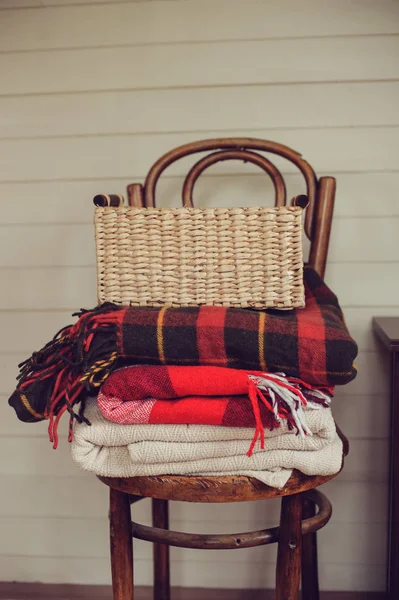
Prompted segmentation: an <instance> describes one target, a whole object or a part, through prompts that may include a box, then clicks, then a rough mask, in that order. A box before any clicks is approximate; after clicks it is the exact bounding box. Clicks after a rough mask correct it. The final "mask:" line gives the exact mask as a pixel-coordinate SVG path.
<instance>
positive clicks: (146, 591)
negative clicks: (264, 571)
mask: <svg viewBox="0 0 399 600" xmlns="http://www.w3.org/2000/svg"><path fill="white" fill-rule="evenodd" d="M172 592H173V600H205V599H206V600H274V591H272V590H236V589H228V590H227V589H215V588H181V587H174V588H172ZM111 598H112V588H111V586H108V585H71V584H45V583H12V582H11V583H8V582H2V583H1V582H0V600H97V599H98V600H101V599H107V600H111ZM384 598H385V594H384V593H383V592H321V600H384ZM135 600H152V587H147V586H137V587H136V588H135ZM303 600H305V599H303Z"/></svg>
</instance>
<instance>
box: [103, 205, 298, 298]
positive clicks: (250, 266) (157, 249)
mask: <svg viewBox="0 0 399 600" xmlns="http://www.w3.org/2000/svg"><path fill="white" fill-rule="evenodd" d="M301 215H302V209H301V208H300V207H285V206H281V207H276V208H271V207H251V208H206V209H200V208H185V207H184V208H166V209H165V208H135V207H130V206H129V207H126V206H119V207H113V206H106V207H97V208H96V211H95V220H94V222H95V231H96V247H97V282H98V300H99V302H106V301H109V302H114V303H116V304H124V305H127V304H130V305H132V306H162V305H166V306H198V305H202V304H206V305H222V306H228V307H236V308H256V309H264V308H280V309H289V308H295V307H302V306H304V287H303V258H302V241H301V232H302V227H301V221H302V217H301Z"/></svg>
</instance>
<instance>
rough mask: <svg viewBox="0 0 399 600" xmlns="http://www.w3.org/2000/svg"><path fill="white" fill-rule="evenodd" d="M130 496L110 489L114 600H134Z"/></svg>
mask: <svg viewBox="0 0 399 600" xmlns="http://www.w3.org/2000/svg"><path fill="white" fill-rule="evenodd" d="M131 522H132V519H131V515H130V502H129V494H124V493H123V492H119V491H118V490H114V489H112V488H110V504H109V524H110V541H111V572H112V591H113V599H114V600H133V594H134V592H133V539H132V527H131Z"/></svg>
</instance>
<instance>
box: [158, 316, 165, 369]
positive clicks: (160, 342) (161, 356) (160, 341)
mask: <svg viewBox="0 0 399 600" xmlns="http://www.w3.org/2000/svg"><path fill="white" fill-rule="evenodd" d="M165 312H166V307H165V306H164V307H163V308H161V310H160V311H159V314H158V319H157V344H158V356H159V359H160V361H161V362H162V363H164V364H165V352H164V348H163V319H164V316H165Z"/></svg>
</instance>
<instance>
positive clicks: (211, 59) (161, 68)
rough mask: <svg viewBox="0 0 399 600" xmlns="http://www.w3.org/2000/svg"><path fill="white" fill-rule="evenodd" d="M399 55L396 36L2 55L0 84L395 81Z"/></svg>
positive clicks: (56, 87) (46, 88)
mask: <svg viewBox="0 0 399 600" xmlns="http://www.w3.org/2000/svg"><path fill="white" fill-rule="evenodd" d="M398 50H399V37H397V36H370V37H367V36H358V37H346V36H343V37H331V38H308V39H295V40H292V39H279V40H266V41H263V40H262V41H244V42H234V41H232V42H231V41H226V42H223V43H220V42H208V43H207V44H206V45H205V44H201V43H190V44H187V45H186V46H184V50H183V47H182V46H181V44H172V45H149V46H145V47H141V46H136V47H123V48H120V47H114V48H96V49H84V50H63V51H61V52H52V51H48V52H42V51H31V52H26V53H24V52H23V53H18V52H17V53H5V54H1V55H0V70H1V71H2V72H6V73H7V74H8V76H7V78H2V79H1V81H0V95H1V94H29V93H33V94H38V93H59V92H66V91H70V92H71V91H90V90H105V89H106V90H115V89H118V90H121V89H142V88H148V89H150V88H165V87H166V88H170V87H182V86H184V87H188V86H203V85H207V86H210V85H234V84H259V83H262V84H263V83H268V84H270V83H295V82H296V83H301V82H317V81H331V82H336V81H364V80H378V81H381V80H386V79H395V78H398V76H399V65H398V61H397V60H396V56H397V53H398ZM259 56H262V60H261V61H259ZM276 56H278V62H276V60H275V57H276ZM332 56H334V61H331V57H332ZM326 64H328V69H326ZM99 65H101V68H99ZM228 65H230V66H231V68H229V67H228Z"/></svg>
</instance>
